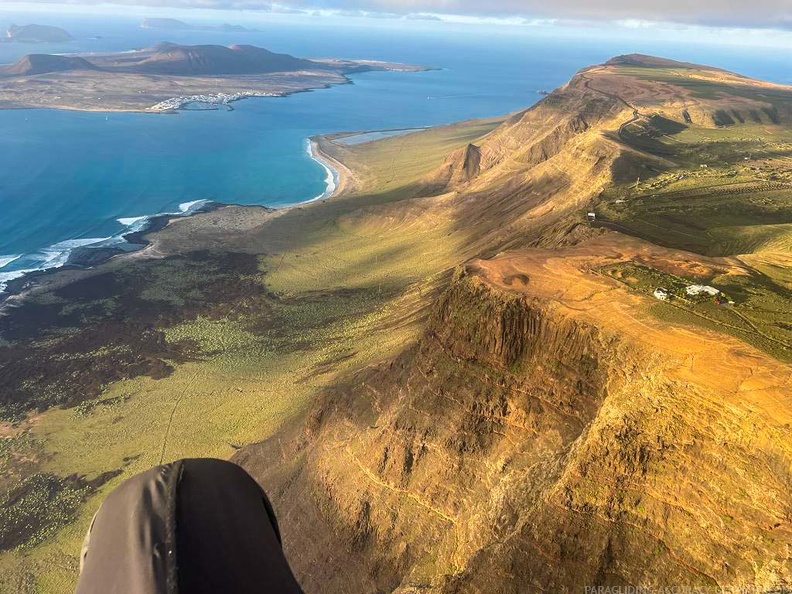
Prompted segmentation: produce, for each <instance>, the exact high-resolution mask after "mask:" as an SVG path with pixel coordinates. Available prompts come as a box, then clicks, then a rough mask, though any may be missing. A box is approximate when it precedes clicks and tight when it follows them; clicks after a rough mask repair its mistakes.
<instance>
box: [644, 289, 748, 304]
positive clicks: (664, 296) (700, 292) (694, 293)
mask: <svg viewBox="0 0 792 594" xmlns="http://www.w3.org/2000/svg"><path fill="white" fill-rule="evenodd" d="M652 295H653V296H654V298H655V299H659V300H660V301H668V300H669V299H670V298H671V295H672V293H671V292H670V291H669V290H668V289H664V288H662V287H658V288H657V289H655V290H654V292H653V293H652ZM685 295H687V296H688V297H701V296H709V297H717V296H718V295H721V292H720V291H719V290H718V289H716V288H715V287H710V286H709V285H688V286H687V287H685ZM724 301H725V300H724ZM728 303H729V304H733V303H734V302H733V301H729V302H728Z"/></svg>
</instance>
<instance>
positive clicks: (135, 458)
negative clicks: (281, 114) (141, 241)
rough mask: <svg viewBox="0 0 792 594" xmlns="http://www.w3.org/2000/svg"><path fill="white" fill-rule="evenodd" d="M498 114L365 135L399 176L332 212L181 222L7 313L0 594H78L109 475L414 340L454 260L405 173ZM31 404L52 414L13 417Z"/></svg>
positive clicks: (362, 187) (453, 239)
mask: <svg viewBox="0 0 792 594" xmlns="http://www.w3.org/2000/svg"><path fill="white" fill-rule="evenodd" d="M496 124H497V122H490V123H482V122H475V123H471V124H463V125H457V126H451V127H447V128H442V129H437V130H432V131H431V132H429V133H426V134H423V135H422V136H421V138H420V139H412V138H406V137H405V138H399V139H390V140H385V141H381V142H378V143H375V144H374V145H367V146H361V147H357V148H355V149H354V155H355V159H356V160H357V161H356V166H360V168H361V170H363V167H364V166H368V169H370V170H371V171H378V170H385V169H387V168H388V167H395V168H397V170H398V171H399V172H400V173H401V175H402V177H401V178H399V179H400V180H401V182H399V180H391V181H390V182H388V181H386V180H383V179H382V176H380V177H377V176H371V177H365V176H364V175H361V177H360V180H359V183H358V185H357V188H358V190H357V191H355V192H349V193H348V194H344V195H342V196H340V197H338V198H335V199H333V200H331V201H328V202H326V203H324V204H313V205H306V206H305V207H301V208H298V209H294V210H291V211H288V212H284V213H280V214H278V213H272V212H267V211H266V210H264V209H255V208H236V207H229V208H224V209H221V210H218V211H215V212H213V213H208V214H205V215H200V216H197V217H193V218H191V219H184V220H179V221H177V222H174V223H173V224H172V225H170V226H169V227H168V228H166V229H165V230H163V231H161V232H159V233H158V234H157V235H156V237H155V243H154V245H153V246H152V247H151V248H150V249H149V250H147V251H146V252H144V253H143V254H140V255H139V256H135V257H133V258H132V259H128V260H123V259H122V260H119V261H114V262H111V263H109V264H108V265H105V266H102V267H100V268H99V269H97V270H95V271H83V272H80V271H77V272H67V273H64V274H63V275H62V276H60V277H57V278H54V279H53V280H52V283H53V284H52V285H51V286H50V288H48V289H44V290H40V291H38V292H35V293H34V294H32V295H30V296H29V297H28V299H27V300H26V302H25V304H24V305H23V306H22V307H20V308H18V309H17V310H15V311H14V312H13V313H12V315H10V316H8V317H6V318H4V319H3V323H4V325H3V332H2V337H3V340H4V342H2V343H0V356H2V357H3V358H2V360H1V361H2V364H1V365H0V370H2V375H3V381H4V383H3V385H4V391H3V393H2V395H3V397H4V398H5V399H6V400H5V402H4V404H5V406H6V414H7V415H15V417H14V418H15V419H16V420H17V424H15V425H10V424H9V425H2V431H3V436H4V437H11V439H9V440H8V441H7V442H4V447H5V449H4V450H3V451H2V454H3V458H2V464H3V466H2V471H3V480H2V483H0V488H2V489H3V490H4V491H5V492H10V493H12V494H16V495H22V499H21V500H19V501H17V503H18V505H17V504H14V502H13V501H10V505H9V504H8V503H7V504H6V505H7V506H8V507H4V508H3V509H2V513H3V514H5V515H3V516H2V517H3V518H4V519H3V529H4V531H3V532H2V533H0V536H2V537H3V540H2V543H3V544H6V545H7V547H8V548H14V547H17V546H20V545H21V548H20V549H19V550H15V551H11V550H6V551H5V552H3V553H0V573H2V574H3V576H4V577H3V579H2V580H0V591H2V592H9V593H10V592H14V593H18V592H67V591H71V590H72V589H73V585H74V581H75V579H76V574H77V567H78V562H77V555H78V553H79V550H80V543H81V540H82V537H83V534H84V531H85V529H86V528H87V526H88V524H89V522H90V518H91V516H92V514H93V513H94V511H95V510H96V508H97V506H98V505H99V503H100V502H101V500H102V498H103V497H104V496H105V495H106V494H107V493H108V492H109V490H110V489H112V488H113V487H114V486H115V485H117V484H118V482H119V481H120V480H122V479H123V478H125V477H128V476H130V475H131V474H134V473H136V472H139V471H141V470H143V469H145V468H148V467H150V466H152V465H156V464H157V463H159V462H160V461H161V460H166V461H167V460H173V459H177V458H180V457H185V456H216V457H221V458H227V457H230V456H231V455H232V454H233V452H234V451H235V449H236V448H239V447H241V446H243V445H245V444H247V443H250V442H252V441H257V440H260V439H263V438H265V437H266V436H268V435H271V434H273V433H274V432H275V431H276V430H277V429H278V428H279V427H281V426H282V425H283V424H284V423H286V422H288V421H289V420H290V419H293V418H295V417H299V416H300V415H301V414H302V413H303V412H304V411H305V410H306V408H307V407H309V406H310V404H311V401H312V399H313V397H314V396H315V394H316V393H317V391H318V390H320V389H322V388H323V387H324V386H327V385H329V384H331V383H332V382H333V381H334V378H336V377H337V376H338V375H339V374H340V373H344V372H346V371H348V370H350V369H356V368H359V367H361V366H365V365H367V364H370V363H371V362H374V361H379V360H381V359H382V358H383V357H386V356H388V355H391V354H394V353H396V352H398V350H399V349H401V348H403V346H404V344H406V343H409V342H410V341H412V340H414V339H415V337H416V336H417V335H418V333H419V332H420V327H419V325H418V323H419V321H420V320H422V319H423V318H424V317H425V307H426V304H427V303H428V300H429V298H430V296H431V295H432V294H433V293H434V292H435V291H436V288H437V286H438V285H439V283H441V282H442V281H443V279H446V278H447V277H448V275H449V274H450V272H449V271H450V270H451V269H452V268H453V267H454V266H455V265H456V264H457V263H458V262H459V261H460V259H459V258H460V256H459V254H460V253H461V252H462V250H461V249H460V246H461V238H460V236H458V235H456V236H454V235H453V229H452V218H451V216H450V211H449V210H448V209H446V210H445V211H444V210H443V209H439V210H437V211H436V212H435V213H434V214H433V215H432V216H431V217H423V214H424V212H425V210H426V209H425V207H423V206H422V205H421V204H415V203H413V202H412V200H411V198H412V197H413V196H414V194H415V193H416V186H415V185H414V184H415V182H416V180H419V179H420V178H422V177H423V176H424V175H425V173H426V172H427V171H429V170H431V169H433V168H434V167H437V166H438V165H439V164H440V163H442V161H443V159H444V158H445V156H446V155H447V154H448V152H449V151H451V150H454V149H455V148H456V147H458V146H460V145H463V144H464V143H466V142H471V141H475V140H476V139H477V138H478V137H479V136H480V135H481V134H483V133H486V132H488V131H489V130H491V129H492V127H494V126H495V125H496ZM405 144H406V146H409V147H411V149H414V150H410V151H402V150H400V149H401V148H402V147H403V146H405ZM418 148H420V150H421V156H420V159H417V160H416V159H415V154H416V150H417V149H418ZM350 154H352V150H351V149H350ZM449 234H451V235H449ZM66 378H68V379H66ZM30 406H37V407H40V408H41V409H42V410H44V411H45V412H43V413H41V414H34V415H31V416H28V415H24V414H22V413H23V412H24V411H26V410H27V409H28V407H30ZM20 414H22V416H21V417H20ZM34 473H43V474H39V475H37V476H41V477H43V478H42V479H31V478H30V477H31V476H32V475H34ZM70 476H71V477H72V478H71V479H66V478H65V477H70ZM74 477H85V479H84V480H83V479H77V478H74ZM91 481H94V482H93V483H91ZM83 502H84V503H83ZM23 525H24V526H25V528H24V529H21V528H20V526H23ZM6 537H7V538H6Z"/></svg>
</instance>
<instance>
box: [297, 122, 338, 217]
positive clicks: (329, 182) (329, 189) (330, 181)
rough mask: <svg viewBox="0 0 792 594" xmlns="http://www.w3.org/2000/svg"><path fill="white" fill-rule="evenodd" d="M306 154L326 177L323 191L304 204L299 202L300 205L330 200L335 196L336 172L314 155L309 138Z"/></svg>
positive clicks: (336, 185)
mask: <svg viewBox="0 0 792 594" xmlns="http://www.w3.org/2000/svg"><path fill="white" fill-rule="evenodd" d="M306 152H307V153H308V156H309V157H311V159H313V160H314V161H316V162H317V163H319V165H321V166H322V168H323V169H324V170H325V172H326V173H327V176H326V177H325V191H324V192H322V193H321V194H319V195H318V196H314V197H313V198H311V199H309V200H305V201H304V202H301V204H307V203H308V202H313V201H315V200H324V199H325V198H330V196H332V195H333V194H335V191H336V188H337V187H338V172H337V171H336V170H335V169H333V168H332V167H330V165H328V164H327V162H325V160H324V159H322V158H321V157H319V156H318V155H317V154H316V152H315V151H314V143H313V141H312V140H311V139H310V138H309V139H308V143H307V146H306Z"/></svg>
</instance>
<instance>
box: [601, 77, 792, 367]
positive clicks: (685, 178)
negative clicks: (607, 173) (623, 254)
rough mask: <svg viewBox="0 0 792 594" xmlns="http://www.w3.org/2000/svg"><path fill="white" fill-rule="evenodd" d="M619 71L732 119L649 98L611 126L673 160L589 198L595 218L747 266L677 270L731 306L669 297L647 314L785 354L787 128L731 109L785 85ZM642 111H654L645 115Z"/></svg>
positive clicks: (788, 335)
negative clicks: (698, 118) (704, 273)
mask: <svg viewBox="0 0 792 594" xmlns="http://www.w3.org/2000/svg"><path fill="white" fill-rule="evenodd" d="M620 72H621V74H622V75H625V76H636V77H638V78H641V79H643V80H651V81H660V82H664V83H666V84H672V85H677V86H681V87H682V88H684V89H686V90H687V91H688V92H689V93H690V97H691V98H692V99H704V100H717V101H718V104H717V106H718V107H720V108H722V109H720V110H719V111H720V112H723V113H726V114H731V115H730V117H732V121H733V123H732V124H730V125H728V126H721V127H716V126H713V125H706V126H704V125H701V124H696V123H692V122H687V123H682V122H679V121H672V120H669V119H666V118H664V117H662V115H660V113H662V111H663V110H662V108H661V109H660V110H659V112H658V110H657V108H656V107H655V108H647V107H643V106H642V107H641V109H642V114H643V115H644V116H645V117H643V118H641V119H639V120H638V121H636V122H634V123H631V124H629V125H627V126H625V127H623V128H622V130H620V133H619V137H620V140H621V141H622V142H624V143H625V144H626V145H628V146H630V147H632V148H635V149H638V150H640V151H642V152H644V153H647V154H650V155H655V156H658V157H661V158H665V159H668V160H670V161H671V162H673V164H674V165H675V166H674V167H673V168H671V169H669V170H667V171H664V172H660V173H658V175H656V176H653V177H650V178H649V179H637V180H634V181H632V182H629V183H624V184H621V185H617V186H614V187H611V188H610V189H608V191H606V192H605V193H604V194H603V195H602V196H601V198H600V200H599V201H598V203H597V204H596V207H595V210H596V212H597V214H598V216H599V218H600V220H601V221H604V222H605V223H604V224H605V226H610V227H611V228H615V229H616V230H619V231H625V232H628V233H630V234H631V235H635V236H638V237H641V238H643V239H646V240H648V241H651V242H653V243H656V244H658V245H662V246H667V247H673V248H679V249H683V250H686V251H689V252H693V253H699V254H704V255H708V256H722V257H734V258H736V259H737V260H738V261H739V262H741V263H742V264H744V265H745V266H746V268H747V271H748V274H747V275H716V276H710V277H697V278H693V277H691V278H687V279H685V280H687V282H689V283H692V282H705V283H709V284H713V285H715V286H716V287H717V288H719V289H721V290H722V291H724V292H726V293H727V294H729V295H730V296H732V297H733V298H734V299H735V301H736V306H735V307H733V308H723V307H719V306H714V305H711V304H695V305H692V306H691V305H690V304H687V303H684V302H681V301H678V302H677V303H676V304H674V305H676V307H673V306H671V305H667V304H658V305H657V306H656V307H654V308H653V309H654V311H655V313H656V314H657V315H658V316H660V317H661V319H664V320H666V321H669V322H672V323H684V324H694V325H700V326H703V327H705V328H709V329H717V330H720V331H722V332H726V333H728V334H732V335H734V336H737V337H739V338H741V339H743V340H746V341H748V342H749V343H751V344H753V345H754V346H757V347H759V348H761V349H763V350H765V351H767V352H769V353H771V354H772V355H774V356H776V357H779V358H781V359H782V360H790V359H792V351H791V350H790V345H792V313H790V312H792V293H790V289H791V288H792V285H790V278H789V273H788V270H789V268H790V266H792V255H790V254H792V127H790V123H789V121H780V122H777V123H773V122H763V123H759V122H756V121H751V120H749V119H746V118H745V117H743V120H744V121H742V122H741V121H739V119H737V115H735V114H742V116H744V114H745V113H746V110H745V108H744V105H742V103H741V102H742V101H743V100H757V99H759V100H761V101H766V102H767V105H768V106H770V107H769V108H781V107H782V106H783V104H784V102H786V103H789V101H790V97H792V94H790V91H789V90H788V89H786V90H784V91H780V90H776V89H769V90H768V89H763V88H758V89H757V88H755V87H743V86H740V85H736V86H735V84H727V83H726V82H724V81H721V80H715V79H713V78H712V75H710V74H708V73H706V72H696V71H693V72H692V73H691V72H680V71H677V70H673V69H653V70H651V74H647V70H646V69H642V68H621V69H620ZM731 101H734V104H733V105H730V102H731ZM730 107H732V109H730ZM741 110H742V111H741ZM652 112H658V115H656V116H654V117H652V116H650V115H649V114H651V113H652ZM716 113H717V112H716ZM748 113H751V112H750V110H749V111H748ZM763 113H764V112H763ZM760 115H761V114H760ZM720 117H722V116H720ZM763 117H764V116H763ZM655 272H656V273H657V274H659V275H661V276H662V274H664V273H662V272H660V271H655ZM655 284H657V283H655ZM657 286H663V285H662V283H661V284H659V285H657ZM647 290H648V289H647ZM648 292H649V293H651V290H648Z"/></svg>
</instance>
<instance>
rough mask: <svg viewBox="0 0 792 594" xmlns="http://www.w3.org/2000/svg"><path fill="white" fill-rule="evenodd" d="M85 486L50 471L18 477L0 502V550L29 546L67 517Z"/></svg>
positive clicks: (40, 539) (65, 522) (79, 499)
mask: <svg viewBox="0 0 792 594" xmlns="http://www.w3.org/2000/svg"><path fill="white" fill-rule="evenodd" d="M86 490H87V488H86V487H77V486H74V485H73V484H71V483H70V482H69V481H67V480H66V479H62V478H60V477H57V476H54V475H51V474H41V473H37V474H33V475H31V476H28V477H26V478H24V479H22V480H21V481H20V482H19V483H18V484H16V485H14V486H13V487H12V488H11V489H10V490H9V491H8V493H7V494H6V497H5V500H4V501H2V503H0V550H9V549H15V548H18V547H26V548H28V547H33V546H35V545H37V544H40V543H41V542H43V541H44V540H46V539H47V538H49V537H51V536H52V535H53V534H55V533H56V532H57V531H58V529H60V528H61V527H63V526H64V525H65V524H67V523H68V522H69V521H71V520H72V519H73V518H74V516H75V515H76V511H77V508H78V506H79V505H80V503H81V502H82V498H83V496H84V495H85V492H86Z"/></svg>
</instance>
